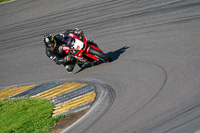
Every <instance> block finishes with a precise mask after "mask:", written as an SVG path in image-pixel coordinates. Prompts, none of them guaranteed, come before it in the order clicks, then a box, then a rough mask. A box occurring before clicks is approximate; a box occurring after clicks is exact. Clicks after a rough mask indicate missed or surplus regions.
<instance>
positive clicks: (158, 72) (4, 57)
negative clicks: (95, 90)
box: [0, 0, 200, 133]
mask: <svg viewBox="0 0 200 133" xmlns="http://www.w3.org/2000/svg"><path fill="white" fill-rule="evenodd" d="M0 18H1V20H0V33H1V36H0V42H1V43H0V45H1V47H0V62H1V65H0V69H1V72H0V76H1V81H0V85H1V88H3V87H6V86H13V85H19V84H27V83H35V82H47V81H52V80H81V81H86V82H92V83H94V84H96V86H97V87H98V86H104V87H105V89H107V91H108V94H107V95H106V96H105V98H104V99H103V100H102V102H101V103H99V105H98V106H97V107H96V108H93V109H92V110H91V112H90V113H89V114H88V115H87V116H86V117H84V118H83V119H81V120H80V122H79V123H77V124H76V125H74V126H73V127H71V128H70V129H69V130H67V131H66V132H69V131H70V132H71V133H78V132H84V133H94V132H95V133H146V132H148V133H194V132H195V131H197V130H199V129H200V102H199V101H200V89H199V88H200V82H199V79H200V52H199V51H200V45H199V44H200V43H199V42H200V39H199V36H200V2H199V0H165V1H163V0H126V1H124V0H115V1H113V0H103V1H97V0H82V1H79V0H73V1H64V0H57V1H56V3H55V1H53V0H48V1H45V0H16V1H14V2H10V3H7V4H2V5H0ZM74 27H80V28H82V29H84V32H85V34H86V36H87V37H88V38H91V39H93V40H95V41H96V42H97V43H98V44H99V45H100V47H101V48H103V49H104V52H107V53H108V54H109V55H110V56H111V57H112V58H113V59H114V61H113V62H111V63H104V64H100V65H98V66H94V67H91V68H84V69H82V70H79V68H78V67H76V68H75V70H74V73H72V74H68V73H67V72H65V70H64V68H63V67H62V66H57V65H55V64H54V63H53V62H52V61H50V60H49V59H48V58H47V57H46V55H45V53H44V46H42V37H43V35H44V34H46V33H52V34H54V35H55V34H56V33H60V32H64V31H65V29H70V28H74Z"/></svg>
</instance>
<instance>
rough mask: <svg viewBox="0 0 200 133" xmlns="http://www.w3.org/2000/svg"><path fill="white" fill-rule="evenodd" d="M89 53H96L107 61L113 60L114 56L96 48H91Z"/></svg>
mask: <svg viewBox="0 0 200 133" xmlns="http://www.w3.org/2000/svg"><path fill="white" fill-rule="evenodd" d="M88 53H90V54H92V55H96V56H97V57H98V58H99V59H101V60H103V61H105V62H111V61H112V58H111V57H110V56H108V55H106V54H104V53H103V52H101V51H98V50H96V49H93V48H90V50H89V51H88Z"/></svg>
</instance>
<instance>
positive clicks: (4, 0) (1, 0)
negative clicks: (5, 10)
mask: <svg viewBox="0 0 200 133" xmlns="http://www.w3.org/2000/svg"><path fill="white" fill-rule="evenodd" d="M6 1H10V0H0V3H2V2H6Z"/></svg>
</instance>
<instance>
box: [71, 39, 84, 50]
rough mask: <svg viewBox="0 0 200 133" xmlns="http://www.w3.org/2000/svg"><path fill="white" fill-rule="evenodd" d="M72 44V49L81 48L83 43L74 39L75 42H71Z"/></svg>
mask: <svg viewBox="0 0 200 133" xmlns="http://www.w3.org/2000/svg"><path fill="white" fill-rule="evenodd" d="M72 46H73V49H76V50H81V49H82V48H83V46H84V44H83V42H82V41H80V40H78V39H75V42H73V43H72Z"/></svg>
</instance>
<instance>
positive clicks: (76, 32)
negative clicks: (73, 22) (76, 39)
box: [74, 28, 83, 35]
mask: <svg viewBox="0 0 200 133" xmlns="http://www.w3.org/2000/svg"><path fill="white" fill-rule="evenodd" d="M74 33H75V34H78V35H83V30H81V29H78V28H75V31H74Z"/></svg>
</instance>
